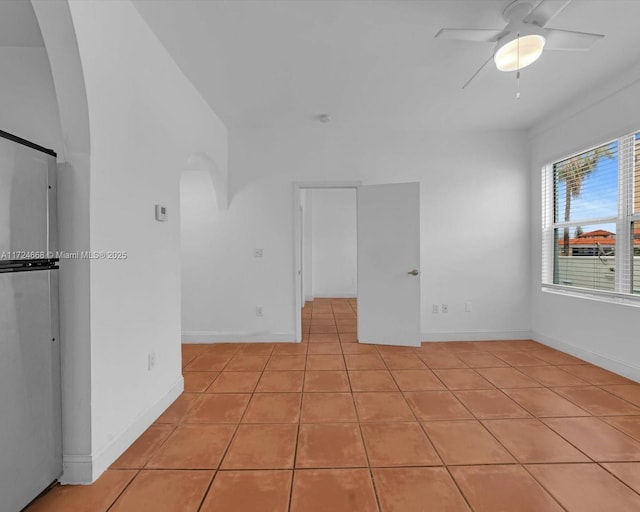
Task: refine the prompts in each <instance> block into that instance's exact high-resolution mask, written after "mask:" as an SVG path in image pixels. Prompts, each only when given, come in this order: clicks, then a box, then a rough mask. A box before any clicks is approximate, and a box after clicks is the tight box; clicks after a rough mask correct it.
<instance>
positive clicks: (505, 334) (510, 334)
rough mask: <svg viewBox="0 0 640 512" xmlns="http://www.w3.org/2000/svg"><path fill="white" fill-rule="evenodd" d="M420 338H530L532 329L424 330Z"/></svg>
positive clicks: (454, 339)
mask: <svg viewBox="0 0 640 512" xmlns="http://www.w3.org/2000/svg"><path fill="white" fill-rule="evenodd" d="M420 339H422V341H424V342H430V341H484V340H530V339H531V331H457V332H436V331H433V332H423V333H422V334H421V335H420Z"/></svg>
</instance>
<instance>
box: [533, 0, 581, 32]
mask: <svg viewBox="0 0 640 512" xmlns="http://www.w3.org/2000/svg"><path fill="white" fill-rule="evenodd" d="M570 3H571V0H542V1H541V2H540V3H539V4H538V5H537V6H536V7H535V8H534V9H533V11H531V12H530V13H529V14H528V15H527V16H526V17H525V18H524V20H522V21H524V22H525V23H533V24H535V25H538V26H539V27H544V26H545V25H546V24H547V23H549V22H550V21H551V20H552V19H553V18H555V17H556V16H557V15H558V14H560V12H561V11H562V10H563V9H564V8H565V7H566V6H567V5H569V4H570Z"/></svg>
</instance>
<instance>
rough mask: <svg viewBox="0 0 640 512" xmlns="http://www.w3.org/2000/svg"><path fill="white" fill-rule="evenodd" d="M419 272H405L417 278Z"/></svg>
mask: <svg viewBox="0 0 640 512" xmlns="http://www.w3.org/2000/svg"><path fill="white" fill-rule="evenodd" d="M419 273H420V272H418V271H417V270H415V269H414V270H410V271H409V272H407V274H409V275H412V276H417V275H418V274H419Z"/></svg>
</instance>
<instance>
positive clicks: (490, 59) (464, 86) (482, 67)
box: [462, 53, 493, 89]
mask: <svg viewBox="0 0 640 512" xmlns="http://www.w3.org/2000/svg"><path fill="white" fill-rule="evenodd" d="M492 60H493V53H492V54H491V56H490V57H489V58H488V59H487V60H486V61H485V63H484V64H483V65H482V66H480V69H478V71H476V72H475V73H474V74H473V76H472V77H471V78H469V80H467V81H466V82H465V84H464V85H463V86H462V88H463V89H466V87H467V85H469V84H470V83H471V82H472V81H473V79H474V78H475V77H477V76H478V75H479V74H480V71H482V70H483V69H484V68H485V67H486V66H487V64H489V62H491V61H492Z"/></svg>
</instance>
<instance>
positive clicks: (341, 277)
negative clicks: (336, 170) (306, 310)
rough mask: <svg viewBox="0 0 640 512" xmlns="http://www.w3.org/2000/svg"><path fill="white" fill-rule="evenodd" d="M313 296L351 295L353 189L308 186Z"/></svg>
mask: <svg viewBox="0 0 640 512" xmlns="http://www.w3.org/2000/svg"><path fill="white" fill-rule="evenodd" d="M310 193H311V196H312V197H313V204H312V212H313V213H312V221H311V238H312V241H311V246H312V254H313V256H312V269H313V270H312V275H313V278H312V283H313V296H314V297H355V296H356V295H357V293H358V286H357V274H358V266H357V256H358V252H357V232H356V220H357V217H356V191H355V189H312V190H311V191H310Z"/></svg>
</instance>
